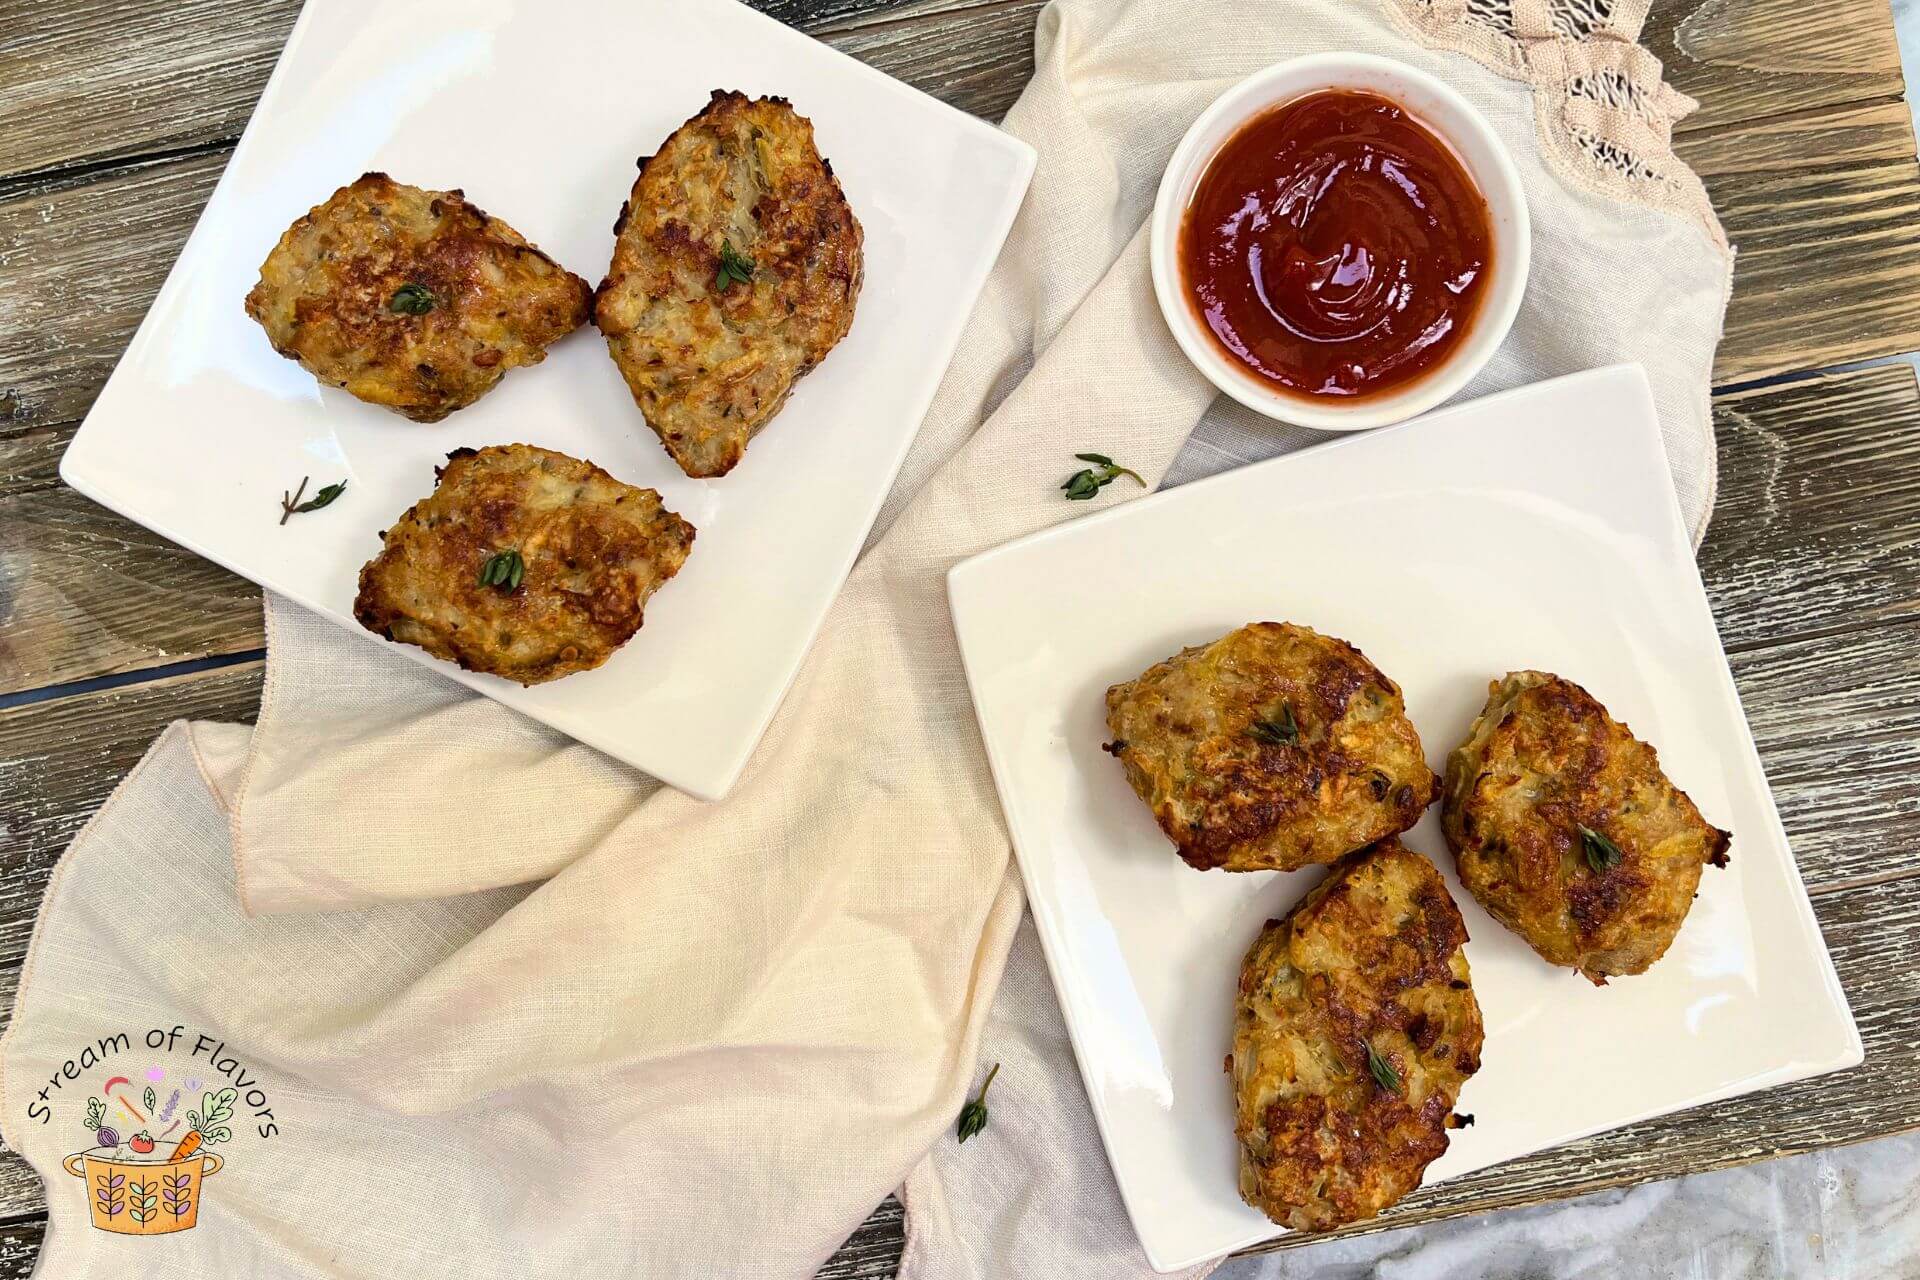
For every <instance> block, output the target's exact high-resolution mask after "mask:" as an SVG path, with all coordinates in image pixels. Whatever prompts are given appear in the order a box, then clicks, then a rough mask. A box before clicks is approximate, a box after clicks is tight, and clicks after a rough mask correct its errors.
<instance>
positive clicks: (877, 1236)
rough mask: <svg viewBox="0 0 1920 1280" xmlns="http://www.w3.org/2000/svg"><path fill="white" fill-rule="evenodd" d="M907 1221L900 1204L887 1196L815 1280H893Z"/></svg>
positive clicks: (828, 1261) (904, 1243)
mask: <svg viewBox="0 0 1920 1280" xmlns="http://www.w3.org/2000/svg"><path fill="white" fill-rule="evenodd" d="M906 1242H907V1219H906V1215H905V1213H904V1212H903V1211H902V1210H901V1208H900V1202H899V1201H898V1200H895V1199H894V1198H893V1197H892V1196H888V1197H887V1198H886V1199H885V1200H882V1201H881V1202H880V1207H879V1208H877V1209H875V1210H874V1211H873V1216H872V1217H870V1218H868V1219H867V1220H866V1221H865V1222H863V1223H861V1224H860V1227H859V1229H858V1230H857V1231H855V1232H854V1233H853V1234H852V1235H851V1236H849V1237H847V1242H846V1243H845V1244H843V1245H841V1246H840V1251H839V1252H838V1253H836V1254H834V1255H833V1256H832V1257H831V1258H828V1259H827V1262H826V1265H825V1266H823V1267H821V1268H820V1272H819V1275H818V1276H817V1278H816V1280H890V1277H891V1276H892V1275H893V1273H894V1271H895V1270H896V1269H897V1268H898V1267H899V1265H900V1251H901V1250H902V1249H903V1248H905V1247H906Z"/></svg>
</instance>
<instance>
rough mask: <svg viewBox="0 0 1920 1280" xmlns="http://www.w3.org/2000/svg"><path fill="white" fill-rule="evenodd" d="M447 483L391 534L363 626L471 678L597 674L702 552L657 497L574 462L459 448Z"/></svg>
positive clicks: (368, 574) (364, 579)
mask: <svg viewBox="0 0 1920 1280" xmlns="http://www.w3.org/2000/svg"><path fill="white" fill-rule="evenodd" d="M438 474H439V479H440V482H439V484H438V486H437V487H436V488H435V489H434V491H433V493H432V494H431V495H430V496H428V497H426V498H423V499H421V500H420V501H419V502H417V503H415V504H414V505H413V507H412V509H411V510H409V511H408V512H407V513H406V514H405V515H403V516H401V517H400V519H399V520H398V521H396V522H395V523H394V526H393V528H391V529H389V530H387V531H386V532H385V533H383V534H381V535H380V536H381V537H382V538H383V539H385V541H386V546H385V547H383V548H382V549H381V552H380V554H379V555H377V556H375V557H374V558H373V559H372V560H369V561H368V562H367V564H366V567H365V568H363V569H361V570H360V595H359V598H358V599H356V600H355V601H354V602H353V616H354V617H356V618H358V619H359V620H360V625H361V626H363V627H365V628H367V630H369V631H373V632H377V633H379V634H380V635H383V636H385V637H386V638H387V639H389V640H399V641H401V642H402V643H405V644H417V645H419V646H420V647H421V648H423V649H425V650H426V651H427V652H428V653H431V654H433V655H434V656H435V657H438V658H447V659H450V660H452V661H454V662H457V663H459V664H460V665H461V666H463V667H465V668H466V669H467V670H469V671H487V672H491V673H492V674H494V675H497V676H505V677H506V678H507V679H509V680H518V681H519V682H520V683H521V684H539V683H541V682H542V681H546V680H557V679H559V678H560V677H561V676H564V675H570V674H572V673H573V672H575V671H586V670H590V669H591V668H593V667H597V666H599V665H600V664H601V663H603V662H605V661H606V660H607V658H608V657H609V656H610V655H611V654H612V653H613V651H614V650H615V649H618V648H619V647H620V646H621V645H623V644H625V643H626V642H627V641H628V640H629V639H631V638H632V636H633V633H634V632H636V631H638V630H639V629H640V622H641V612H642V610H644V609H645V608H646V603H647V598H648V597H649V596H651V595H652V594H653V593H654V592H655V591H657V590H659V588H660V587H661V585H662V584H664V583H665V582H666V581H667V579H669V578H671V577H673V575H674V574H676V573H678V572H679V571H680V566H681V565H682V564H684V563H685V562H686V559H687V552H688V550H689V549H690V548H691V547H692V546H693V526H692V525H690V524H688V523H687V522H686V521H685V520H682V519H681V518H680V517H679V516H677V515H675V514H674V513H673V512H671V511H668V510H667V509H666V508H665V507H663V506H661V505H660V495H659V494H657V493H655V492H654V491H653V490H651V489H636V488H634V487H633V486H632V485H630V484H622V483H620V482H619V481H618V480H615V479H614V478H613V477H612V476H610V475H608V474H607V473H606V472H604V471H602V470H601V469H600V468H599V467H596V466H594V465H593V464H592V463H591V462H582V461H580V460H579V459H578V458H569V457H568V456H567V455H566V454H564V453H554V452H553V451H552V450H549V449H536V448H534V447H533V446H532V445H525V444H510V445H499V446H496V447H494V448H490V449H481V450H478V451H475V450H473V449H456V450H455V451H454V452H452V453H450V454H448V455H447V465H446V466H444V467H441V468H440V469H439V473H438ZM510 553H517V556H518V565H519V569H518V572H513V571H512V570H513V565H514V556H513V554H510ZM489 567H491V568H492V569H493V570H494V572H492V573H491V574H489V573H487V572H486V570H487V569H488V568H489ZM488 577H491V578H493V579H494V580H493V581H487V580H485V579H486V578H488Z"/></svg>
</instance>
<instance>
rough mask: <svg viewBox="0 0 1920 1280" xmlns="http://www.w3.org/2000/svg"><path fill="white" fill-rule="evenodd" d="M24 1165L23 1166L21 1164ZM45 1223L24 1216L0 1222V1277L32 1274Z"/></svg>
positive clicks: (8, 1279)
mask: <svg viewBox="0 0 1920 1280" xmlns="http://www.w3.org/2000/svg"><path fill="white" fill-rule="evenodd" d="M0 1158H4V1159H5V1160H6V1162H7V1163H8V1164H17V1163H19V1162H18V1161H16V1160H15V1159H14V1158H13V1157H12V1156H11V1155H7V1156H4V1157H0ZM23 1167H24V1166H23ZM46 1234H47V1224H46V1220H45V1219H44V1218H37V1217H36V1218H25V1219H22V1220H19V1221H16V1222H8V1223H0V1277H5V1280H15V1277H20V1278H21V1280H24V1277H27V1276H30V1275H32V1274H33V1265H34V1263H35V1262H37V1261H38V1260H39V1257H40V1242H41V1241H42V1240H43V1239H45V1238H46Z"/></svg>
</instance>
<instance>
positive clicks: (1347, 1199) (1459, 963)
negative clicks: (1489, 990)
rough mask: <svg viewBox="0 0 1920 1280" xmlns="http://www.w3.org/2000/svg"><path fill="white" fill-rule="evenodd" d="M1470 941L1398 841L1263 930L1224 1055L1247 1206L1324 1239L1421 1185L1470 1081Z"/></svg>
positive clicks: (1340, 870)
mask: <svg viewBox="0 0 1920 1280" xmlns="http://www.w3.org/2000/svg"><path fill="white" fill-rule="evenodd" d="M1466 941H1467V927H1466V924H1465V923H1464V922H1463V921H1462V920H1461V919H1460V911H1459V908H1457V907H1456V906H1455V905H1454V903H1453V899H1452V897H1451V896H1449V895H1448V893H1447V886H1446V883H1445V882H1444V881H1443V880H1441V878H1440V873H1439V872H1438V871H1436V870H1434V868H1433V864H1432V863H1430V862H1428V861H1427V860H1426V859H1425V858H1423V857H1421V856H1420V855H1419V854H1417V853H1414V852H1412V851H1411V850H1409V849H1407V848H1406V847H1404V846H1403V845H1401V843H1400V842H1399V841H1398V840H1397V839H1388V840H1385V841H1382V842H1381V843H1380V844H1378V845H1375V846H1374V847H1373V848H1371V849H1367V850H1363V851H1362V852H1360V853H1356V854H1353V855H1352V856H1350V857H1348V858H1346V859H1345V860H1343V861H1341V862H1340V863H1339V864H1337V865H1336V866H1335V867H1334V869H1333V870H1332V872H1331V873H1329V874H1328V876H1327V878H1326V879H1325V880H1323V881H1322V882H1321V883H1320V884H1319V885H1318V886H1317V887H1316V888H1315V889H1314V890H1313V892H1312V893H1310V894H1308V895H1307V897H1306V898H1305V899H1304V900H1303V901H1302V902H1301V903H1300V904H1299V905H1298V906H1296V907H1295V908H1294V909H1293V910H1292V912H1290V913H1289V914H1288V915H1287V918H1286V919H1284V920H1272V921H1269V922H1268V923H1267V927H1266V929H1265V930H1264V931H1263V932H1262V933H1261V935H1260V937H1259V939H1258V940H1257V941H1256V942H1255V943H1254V944H1253V947H1252V949H1251V950H1250V951H1248V953H1247V959H1246V963H1245V964H1244V965H1243V966H1242V968H1241V971H1240V995H1239V1001H1238V1005H1237V1010H1238V1012H1237V1016H1236V1019H1235V1023H1234V1034H1233V1054H1232V1056H1231V1057H1230V1058H1229V1059H1228V1070H1229V1071H1231V1072H1232V1074H1233V1082H1234V1092H1235V1100H1236V1103H1237V1105H1236V1108H1235V1119H1234V1133H1235V1135H1236V1136H1237V1137H1238V1138H1239V1140H1240V1194H1241V1196H1242V1197H1244V1198H1245V1200H1246V1202H1247V1203H1248V1204H1250V1205H1252V1206H1253V1207H1254V1208H1256V1209H1259V1210H1261V1211H1262V1212H1263V1213H1265V1214H1266V1215H1267V1216H1268V1217H1270V1218H1272V1219H1273V1220H1274V1221H1275V1222H1278V1223H1280V1224H1281V1225H1283V1226H1287V1227H1291V1228H1292V1229H1294V1230H1296V1231H1324V1230H1327V1229H1328V1228H1330V1227H1337V1226H1339V1225H1341V1224H1342V1223H1347V1222H1353V1221H1356V1220H1357V1219H1360V1218H1370V1217H1372V1216H1373V1215H1375V1214H1377V1213H1379V1212H1380V1211H1381V1210H1382V1209H1385V1208H1386V1207H1387V1206H1388V1205H1391V1204H1392V1203H1393V1202H1394V1201H1396V1200H1398V1199H1399V1198H1400V1197H1401V1196H1404V1195H1405V1194H1406V1193H1407V1192H1409V1191H1411V1190H1412V1189H1413V1188H1415V1187H1417V1186H1419V1185H1420V1179H1421V1177H1422V1175H1423V1174H1424V1173H1425V1171H1426V1167H1427V1166H1428V1165H1429V1164H1431V1163H1432V1162H1433V1161H1434V1160H1436V1159H1437V1158H1439V1157H1440V1156H1441V1155H1442V1154H1443V1153H1444V1152H1445V1151H1446V1149H1447V1130H1448V1129H1449V1128H1450V1127H1452V1126H1453V1124H1454V1123H1455V1122H1454V1121H1453V1120H1452V1118H1451V1117H1452V1112H1453V1108H1454V1104H1455V1103H1456V1102H1457V1101H1458V1099H1459V1097H1460V1089H1461V1086H1462V1085H1464V1084H1465V1083H1466V1081H1467V1079H1468V1077H1470V1076H1472V1075H1473V1073H1474V1072H1476V1071H1478V1070H1479V1069H1480V1048H1481V1043H1482V1041H1483V1040H1484V1039H1485V1037H1486V1029H1485V1027H1484V1025H1483V1024H1482V1022H1481V1018H1480V1005H1479V1002H1478V1001H1477V1000H1475V999H1474V995H1473V983H1472V978H1471V975H1470V974H1469V973H1468V970H1467V957H1466V954H1465V952H1463V951H1462V950H1461V948H1462V946H1464V945H1465V943H1466ZM1369 1048H1371V1049H1372V1051H1373V1053H1374V1054H1375V1055H1376V1056H1377V1057H1378V1059H1379V1060H1380V1061H1381V1062H1382V1063H1383V1064H1385V1066H1386V1067H1387V1068H1388V1069H1389V1070H1390V1071H1391V1073H1392V1074H1391V1076H1389V1077H1388V1080H1389V1082H1391V1081H1392V1080H1393V1079H1394V1078H1396V1077H1397V1080H1398V1088H1397V1089H1396V1088H1390V1087H1388V1084H1385V1083H1382V1080H1381V1078H1380V1077H1377V1076H1376V1075H1375V1074H1374V1072H1373V1070H1372V1069H1371V1068H1370V1065H1369V1059H1368V1049H1369Z"/></svg>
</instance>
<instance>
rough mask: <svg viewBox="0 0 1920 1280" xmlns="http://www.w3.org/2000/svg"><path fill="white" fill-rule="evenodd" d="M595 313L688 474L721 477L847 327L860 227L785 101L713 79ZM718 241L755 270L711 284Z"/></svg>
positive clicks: (634, 211)
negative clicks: (740, 279)
mask: <svg viewBox="0 0 1920 1280" xmlns="http://www.w3.org/2000/svg"><path fill="white" fill-rule="evenodd" d="M614 233H615V237H616V238H615V241H614V249H613V263H612V265H611V266H610V267H609V268H608V270H607V278H606V279H605V280H604V281H602V282H601V285H600V288H599V291H598V293H597V294H596V297H595V302H594V322H595V323H596V324H598V325H599V326H600V330H601V332H602V333H604V334H605V335H606V338H607V348H608V350H609V351H611V352H612V354H613V359H614V363H615V364H617V365H619V366H620V373H621V376H623V377H624V378H625V379H626V380H627V386H628V388H629V389H630V390H631V391H632V392H633V399H634V402H635V403H636V404H638V405H639V406H640V411H641V413H643V414H644V415H645V416H646V420H647V423H648V425H649V426H651V427H652V428H653V430H654V432H655V433H656V434H657V435H659V437H660V441H661V443H662V444H664V445H665V446H666V449H667V452H668V453H669V454H671V455H672V456H673V460H674V461H675V462H677V463H679V464H680V468H681V470H683V471H685V472H686V473H687V474H688V475H690V476H721V475H725V474H726V473H727V472H728V471H731V470H732V469H733V467H734V464H736V463H737V462H739V461H740V459H741V457H742V456H743V455H744V454H745V452H746V447H747V441H749V440H750V439H752V438H753V436H754V435H755V434H756V433H758V432H759V430H760V429H761V428H762V427H764V426H765V425H766V424H767V422H768V420H770V419H771V418H772V417H773V416H774V415H775V414H776V413H778V412H779V411H780V407H781V406H782V405H783V404H785V403H786V400H787V394H788V392H790V391H791V390H792V389H793V384H794V382H795V380H796V379H798V378H800V377H801V376H802V375H804V374H805V373H807V372H808V371H809V370H810V369H812V368H813V367H814V366H815V365H817V364H819V363H820V361H821V360H823V359H824V358H825V357H826V354H827V352H829V351H831V350H832V349H833V347H834V344H835V343H837V342H839V341H840V339H841V338H843V337H845V336H846V332H847V329H848V328H849V327H850V326H851V325H852V324H853V308H854V302H855V300H856V299H857V298H858V296H859V293H860V279H861V270H862V267H861V231H860V223H859V222H858V221H857V220H856V219H855V218H854V216H853V210H852V209H851V208H849V207H848V205H847V199H846V196H845V195H844V194H843V193H842V192H841V190H840V183H839V181H838V180H837V179H836V178H835V177H834V176H833V168H832V166H831V165H829V164H828V163H827V161H825V160H823V159H821V157H820V153H819V151H818V150H816V149H815V147H814V141H813V126H812V124H810V123H809V122H808V121H807V120H806V119H805V118H804V117H802V116H799V115H796V114H795V113H794V110H793V108H792V107H791V106H789V105H788V104H787V101H786V100H785V99H784V98H759V99H755V100H751V101H750V100H748V98H747V97H746V96H745V95H744V94H740V93H730V92H726V91H723V90H717V89H716V90H715V91H714V94H713V100H712V101H711V102H709V103H708V104H707V106H706V109H705V110H703V111H701V112H700V113H699V114H698V115H696V116H694V117H693V118H692V119H691V120H688V121H687V122H686V123H685V124H683V125H681V126H680V128H678V129H676V130H675V131H674V132H673V134H672V136H670V137H669V138H668V139H667V140H666V142H664V143H663V144H661V147H660V150H659V151H658V152H656V153H655V154H654V155H652V156H650V157H645V158H643V159H642V160H641V162H640V176H639V178H638V179H636V180H635V181H634V184H633V192H632V194H631V195H630V196H629V197H628V199H627V203H626V204H625V205H624V206H623V207H622V208H621V210H620V217H619V220H618V221H617V222H616V223H615V224H614ZM723 243H726V244H730V245H731V246H732V248H733V249H734V251H735V252H736V253H739V254H742V255H744V256H745V257H747V258H748V259H750V260H751V261H752V263H753V275H752V279H751V280H750V281H749V282H748V283H746V284H741V283H737V282H730V283H729V285H728V287H727V288H725V289H719V288H717V287H716V284H717V279H718V276H719V272H720V251H721V246H722V244H723Z"/></svg>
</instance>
